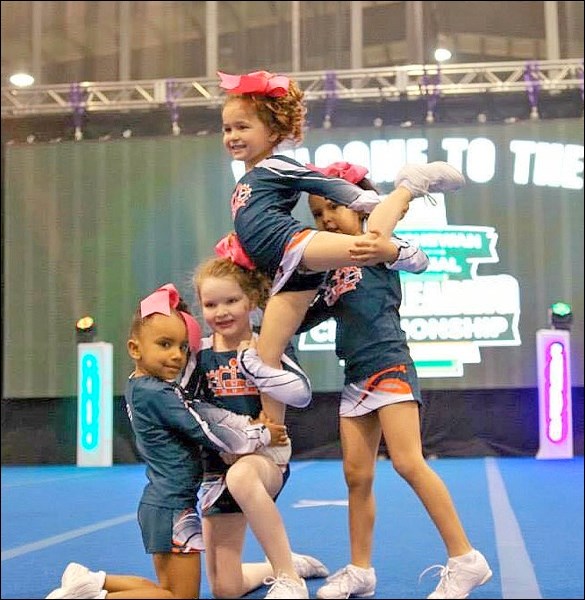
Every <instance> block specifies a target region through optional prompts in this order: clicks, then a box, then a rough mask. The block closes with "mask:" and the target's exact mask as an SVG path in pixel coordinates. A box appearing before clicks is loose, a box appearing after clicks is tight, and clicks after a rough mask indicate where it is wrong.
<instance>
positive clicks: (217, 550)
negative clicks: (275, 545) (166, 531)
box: [203, 513, 272, 598]
mask: <svg viewBox="0 0 585 600" xmlns="http://www.w3.org/2000/svg"><path fill="white" fill-rule="evenodd" d="M246 526H247V521H246V516H245V515H244V514H242V513H225V514H218V515H212V516H209V517H204V518H203V539H204V540H205V564H206V574H207V578H208V581H209V586H210V587H211V593H212V595H213V597H214V598H239V597H241V596H243V595H244V594H247V593H248V592H250V591H251V590H254V589H256V588H257V587H259V586H260V585H262V582H263V580H264V578H265V577H268V576H269V575H272V567H271V566H270V564H269V563H263V566H264V570H262V569H254V568H247V567H246V568H244V567H245V566H246V565H243V564H242V550H243V547H244V539H245V533H246ZM258 564H260V563H258Z"/></svg>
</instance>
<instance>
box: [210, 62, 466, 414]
mask: <svg viewBox="0 0 585 600" xmlns="http://www.w3.org/2000/svg"><path fill="white" fill-rule="evenodd" d="M219 76H220V80H221V81H220V87H222V88H223V89H224V90H225V91H226V93H227V98H226V101H225V104H224V106H223V110H222V121H223V144H224V147H225V149H226V151H227V152H228V154H229V155H230V156H231V157H232V158H233V159H234V160H239V161H242V162H243V163H244V165H245V169H246V173H245V174H244V176H243V177H242V178H241V179H240V180H239V181H238V183H237V185H236V187H235V190H234V192H233V194H232V198H231V210H232V217H233V219H234V229H235V234H236V235H237V239H238V243H239V244H240V245H241V247H242V249H243V250H244V252H245V253H246V255H247V256H248V257H249V259H250V260H251V261H252V263H253V264H254V265H255V266H256V268H258V269H261V270H262V271H264V272H265V273H266V274H267V275H268V276H269V277H270V278H271V279H272V280H273V287H272V296H271V298H270V299H269V301H268V304H267V306H266V310H265V313H264V318H263V321H262V327H261V330H260V337H259V340H258V347H257V355H256V356H255V355H254V353H253V352H247V353H245V354H244V355H242V356H241V359H242V363H243V364H242V367H243V368H244V369H246V370H248V371H249V372H250V373H251V374H253V375H254V376H255V377H256V379H257V380H260V379H262V378H265V380H266V381H267V382H269V381H270V379H271V378H272V377H274V376H275V375H276V374H277V373H278V371H279V370H280V369H281V362H280V357H281V355H282V353H283V352H284V348H285V347H286V344H287V343H288V342H289V340H290V339H291V338H292V337H293V335H294V334H295V332H296V330H297V328H298V327H299V325H300V323H301V321H302V320H303V317H304V315H305V313H306V311H307V308H308V307H309V305H310V304H311V302H312V301H313V299H314V297H315V294H316V291H317V289H318V287H319V285H320V284H321V282H322V280H323V276H324V272H325V271H327V270H329V269H335V268H338V267H344V266H365V265H373V264H377V263H379V262H386V261H389V262H393V261H394V260H396V258H397V251H396V247H395V246H394V245H393V244H391V242H390V236H391V234H392V232H393V230H394V227H395V226H396V224H397V223H398V221H399V220H400V219H401V218H402V217H403V216H404V214H405V213H406V211H407V210H408V206H409V202H410V201H411V200H412V199H413V198H415V197H417V196H424V195H427V194H429V193H432V192H446V191H450V190H456V189H459V188H460V187H461V186H462V185H463V184H464V178H463V176H462V175H461V173H459V172H458V171H457V170H456V169H454V168H453V167H451V166H450V165H448V164H446V163H442V162H435V163H430V164H427V165H406V166H405V167H403V168H402V169H401V170H400V172H399V173H398V176H397V178H396V181H395V188H396V189H395V190H394V191H393V192H391V193H390V194H389V195H387V196H385V197H381V196H379V195H378V194H377V193H376V192H373V191H365V190H362V189H361V188H359V187H357V186H356V185H355V184H353V183H350V182H348V181H346V180H345V179H341V178H339V177H329V176H327V175H324V174H322V173H318V172H315V171H313V170H311V169H309V168H307V167H306V166H303V165H301V164H300V163H298V162H297V161H295V160H293V159H291V158H288V157H286V156H284V155H282V154H279V153H278V148H279V145H280V144H281V143H283V142H292V143H300V142H301V141H302V138H303V129H304V119H305V113H306V109H305V106H304V103H303V97H304V93H303V92H302V90H301V89H300V88H299V86H298V85H297V83H296V82H295V81H293V80H291V79H289V78H287V77H286V76H283V75H274V74H271V73H269V72H266V71H258V72H255V73H250V74H248V75H241V76H239V75H226V74H225V73H219ZM302 192H308V193H313V194H319V195H321V196H324V197H327V198H329V199H331V200H332V201H334V202H336V203H339V204H343V205H345V206H349V207H350V208H352V209H354V210H361V211H366V212H371V214H370V215H369V217H368V220H367V230H366V232H364V233H363V234H362V235H360V236H350V235H345V234H342V233H334V232H330V231H319V230H317V229H314V228H311V227H307V226H305V225H303V224H301V223H300V222H299V221H297V220H296V219H295V218H294V217H293V216H292V214H291V213H292V210H293V209H294V207H295V206H296V204H297V203H298V201H299V199H300V197H301V193H302ZM287 403H288V404H291V405H295V404H292V403H291V402H287ZM262 405H263V408H264V411H265V412H266V415H267V416H268V417H269V418H270V419H272V420H274V422H277V423H283V422H284V414H285V405H284V404H283V403H281V402H278V401H275V400H274V399H272V398H271V397H270V396H269V395H268V394H265V395H264V396H263V398H262Z"/></svg>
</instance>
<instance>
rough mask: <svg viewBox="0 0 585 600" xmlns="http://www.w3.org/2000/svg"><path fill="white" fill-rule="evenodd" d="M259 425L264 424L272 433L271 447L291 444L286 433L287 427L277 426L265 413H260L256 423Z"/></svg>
mask: <svg viewBox="0 0 585 600" xmlns="http://www.w3.org/2000/svg"><path fill="white" fill-rule="evenodd" d="M255 422H257V423H263V424H264V425H266V427H268V431H270V445H271V446H285V445H286V444H288V443H289V442H290V439H289V437H288V433H287V431H286V425H277V424H276V423H274V422H273V421H271V420H270V419H269V418H268V417H267V416H266V415H265V414H264V412H261V413H260V416H259V417H258V419H257V420H256V421H255Z"/></svg>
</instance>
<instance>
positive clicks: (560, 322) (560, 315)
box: [548, 301, 573, 331]
mask: <svg viewBox="0 0 585 600" xmlns="http://www.w3.org/2000/svg"><path fill="white" fill-rule="evenodd" d="M548 320H549V324H550V327H552V328H553V329H565V330H567V331H569V330H570V329H571V324H572V323H573V309H572V308H571V305H570V304H568V303H567V302H562V301H559V302H555V303H554V304H552V305H551V306H550V308H549V309H548Z"/></svg>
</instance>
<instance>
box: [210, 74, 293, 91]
mask: <svg viewBox="0 0 585 600" xmlns="http://www.w3.org/2000/svg"><path fill="white" fill-rule="evenodd" d="M217 74H218V75H219V78H220V80H221V81H220V84H219V87H220V88H223V89H224V90H225V91H226V92H227V93H228V94H261V95H263V96H270V97H271V98H280V97H281V96H286V95H287V93H288V86H289V84H290V79H289V78H288V77H285V76H284V75H273V74H272V73H269V72H268V71H255V72H254V73H249V74H248V75H228V74H227V73H222V72H221V71H218V72H217Z"/></svg>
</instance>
